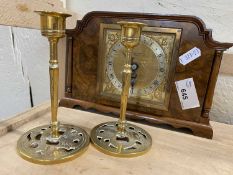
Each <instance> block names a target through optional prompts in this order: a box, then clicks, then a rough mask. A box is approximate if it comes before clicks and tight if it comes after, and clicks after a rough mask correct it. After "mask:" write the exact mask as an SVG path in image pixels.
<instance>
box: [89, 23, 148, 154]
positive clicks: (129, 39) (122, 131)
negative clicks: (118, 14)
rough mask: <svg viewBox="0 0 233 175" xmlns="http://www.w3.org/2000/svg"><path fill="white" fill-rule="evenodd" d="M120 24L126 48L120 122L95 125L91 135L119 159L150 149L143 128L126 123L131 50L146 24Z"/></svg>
mask: <svg viewBox="0 0 233 175" xmlns="http://www.w3.org/2000/svg"><path fill="white" fill-rule="evenodd" d="M118 24H120V25H121V43H122V45H123V46H124V47H125V48H126V61H125V64H124V69H123V72H122V92H121V107H120V119H119V121H118V122H117V123H116V122H108V123H104V124H100V125H98V126H96V127H95V128H94V129H93V130H92V132H91V139H92V141H93V143H94V145H95V146H96V147H97V148H98V149H100V150H101V151H103V152H104V153H107V154H111V155H114V156H120V157H132V156H138V155H141V154H143V153H145V152H147V151H148V150H149V148H150V147H151V143H152V140H151V137H150V135H149V134H148V133H147V132H146V131H144V130H143V129H141V128H139V127H137V126H134V125H131V124H128V123H126V119H125V114H126V108H127V100H128V95H129V89H130V80H131V73H132V70H131V58H132V49H133V48H134V47H136V46H137V45H138V44H139V41H140V37H141V31H142V27H143V26H145V24H143V23H137V22H127V21H121V22H118Z"/></svg>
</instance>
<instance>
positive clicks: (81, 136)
mask: <svg viewBox="0 0 233 175" xmlns="http://www.w3.org/2000/svg"><path fill="white" fill-rule="evenodd" d="M37 13H38V14H40V19H41V33H42V35H43V36H45V37H47V38H48V40H49V45H50V61H49V74H50V97H51V124H50V125H44V126H39V127H37V128H34V129H32V130H30V131H28V132H26V133H25V134H24V135H22V136H21V137H20V139H19V140H18V143H17V151H18V153H19V155H20V156H21V157H23V158H24V159H26V160H28V161H30V162H33V163H38V164H55V163H61V162H65V161H68V160H72V159H74V158H76V157H77V156H79V155H80V154H81V153H82V152H84V151H85V150H86V149H87V146H88V144H89V136H88V134H87V133H86V132H85V131H84V130H83V129H81V128H79V127H77V126H73V125H67V124H59V122H58V121H57V109H58V79H59V67H58V58H57V43H58V40H59V39H60V38H62V37H64V36H65V26H66V18H67V17H69V16H71V15H69V14H64V13H57V12H45V11H37Z"/></svg>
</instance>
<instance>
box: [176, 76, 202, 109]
mask: <svg viewBox="0 0 233 175" xmlns="http://www.w3.org/2000/svg"><path fill="white" fill-rule="evenodd" d="M175 84H176V90H177V92H178V95H179V98H180V103H181V107H182V109H183V110H185V109H191V108H196V107H200V104H199V100H198V97H197V92H196V88H195V85H194V81H193V78H187V79H184V80H180V81H176V82H175Z"/></svg>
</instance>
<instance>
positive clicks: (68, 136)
mask: <svg viewBox="0 0 233 175" xmlns="http://www.w3.org/2000/svg"><path fill="white" fill-rule="evenodd" d="M58 133H59V136H58V138H56V139H53V138H52V137H51V126H50V125H44V126H39V127H37V128H34V129H31V130H30V131H28V132H26V133H25V134H23V135H22V136H21V137H20V139H19V140H18V143H17V151H18V153H19V155H20V156H21V157H22V158H24V159H26V160H28V161H30V162H33V163H38V164H56V163H62V162H66V161H69V160H72V159H74V158H76V157H78V156H79V155H80V154H82V153H83V152H84V151H85V150H86V149H87V147H88V144H89V140H90V139H89V136H88V134H87V133H86V131H84V130H83V129H81V128H79V127H76V126H73V125H59V129H58Z"/></svg>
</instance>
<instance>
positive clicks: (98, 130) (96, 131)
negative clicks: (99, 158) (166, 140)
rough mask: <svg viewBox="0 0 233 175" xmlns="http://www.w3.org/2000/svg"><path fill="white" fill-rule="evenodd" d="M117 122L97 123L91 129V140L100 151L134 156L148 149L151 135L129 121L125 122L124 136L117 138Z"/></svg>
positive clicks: (121, 155) (118, 155) (122, 155)
mask: <svg viewBox="0 0 233 175" xmlns="http://www.w3.org/2000/svg"><path fill="white" fill-rule="evenodd" d="M117 126H118V123H117V122H107V123H101V124H100V125H97V126H96V127H95V128H93V130H92V131H91V140H92V142H93V144H94V146H95V147H96V148H97V149H98V150H99V151H101V152H103V153H105V154H108V155H112V156H116V157H136V156H140V155H143V154H145V153H146V152H147V151H149V148H150V147H151V145H152V139H151V136H150V135H149V134H148V133H147V132H146V131H145V130H143V129H142V128H139V127H137V126H135V125H132V124H130V123H126V124H125V136H126V137H125V138H124V139H119V138H118V137H117V136H116V134H117V133H118V127H117Z"/></svg>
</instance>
